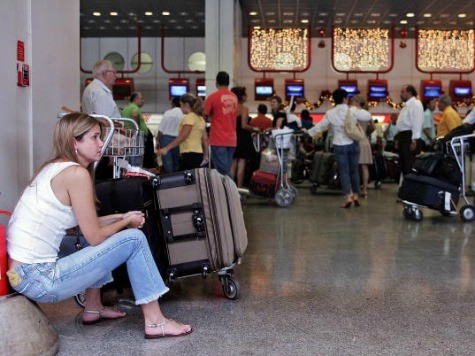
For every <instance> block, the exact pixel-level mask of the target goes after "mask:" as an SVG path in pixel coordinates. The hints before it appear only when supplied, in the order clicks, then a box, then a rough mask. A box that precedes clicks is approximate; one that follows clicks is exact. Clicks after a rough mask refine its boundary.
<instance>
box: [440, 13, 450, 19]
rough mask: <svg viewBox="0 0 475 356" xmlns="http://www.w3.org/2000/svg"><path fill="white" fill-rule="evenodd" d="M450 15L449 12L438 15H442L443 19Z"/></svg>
mask: <svg viewBox="0 0 475 356" xmlns="http://www.w3.org/2000/svg"><path fill="white" fill-rule="evenodd" d="M449 16H450V15H449V14H441V15H440V17H442V18H443V19H445V18H447V17H449Z"/></svg>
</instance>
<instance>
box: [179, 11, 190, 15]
mask: <svg viewBox="0 0 475 356" xmlns="http://www.w3.org/2000/svg"><path fill="white" fill-rule="evenodd" d="M180 16H188V13H187V12H184V11H183V12H180Z"/></svg>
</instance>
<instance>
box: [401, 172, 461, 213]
mask: <svg viewBox="0 0 475 356" xmlns="http://www.w3.org/2000/svg"><path fill="white" fill-rule="evenodd" d="M459 196H460V190H459V186H456V185H452V184H449V183H447V182H444V181H443V180H440V179H437V178H434V177H429V176H426V175H419V174H413V173H410V174H406V175H405V176H404V180H403V182H402V185H401V187H400V188H399V192H398V197H399V198H400V199H401V200H403V201H406V202H410V203H412V204H417V205H422V206H426V207H428V208H431V209H435V210H439V211H447V212H450V211H454V210H455V209H456V207H457V204H458V201H459Z"/></svg>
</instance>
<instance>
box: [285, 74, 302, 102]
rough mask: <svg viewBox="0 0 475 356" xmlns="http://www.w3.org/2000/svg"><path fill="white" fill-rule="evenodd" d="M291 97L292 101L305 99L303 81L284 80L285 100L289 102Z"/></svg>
mask: <svg viewBox="0 0 475 356" xmlns="http://www.w3.org/2000/svg"><path fill="white" fill-rule="evenodd" d="M292 96H293V97H294V99H296V98H304V97H305V84H304V81H303V79H286V80H285V100H287V101H289V100H290V98H291V97H292Z"/></svg>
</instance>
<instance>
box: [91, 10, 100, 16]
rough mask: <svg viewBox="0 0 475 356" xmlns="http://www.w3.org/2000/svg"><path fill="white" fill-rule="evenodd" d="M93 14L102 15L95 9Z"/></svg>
mask: <svg viewBox="0 0 475 356" xmlns="http://www.w3.org/2000/svg"><path fill="white" fill-rule="evenodd" d="M92 14H93V15H94V16H101V13H100V12H99V11H94V12H93V13H92Z"/></svg>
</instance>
